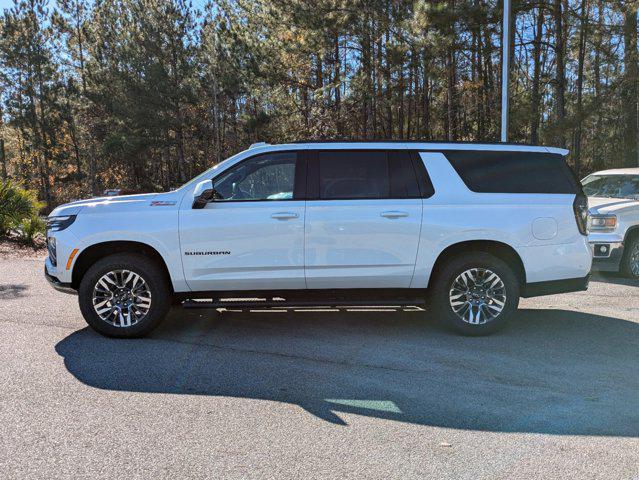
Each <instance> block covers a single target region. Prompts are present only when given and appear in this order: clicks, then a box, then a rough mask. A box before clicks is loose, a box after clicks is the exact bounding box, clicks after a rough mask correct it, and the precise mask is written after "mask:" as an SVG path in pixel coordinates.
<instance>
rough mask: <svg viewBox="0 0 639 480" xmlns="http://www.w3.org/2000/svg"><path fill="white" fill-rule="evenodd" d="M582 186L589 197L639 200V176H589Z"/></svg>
mask: <svg viewBox="0 0 639 480" xmlns="http://www.w3.org/2000/svg"><path fill="white" fill-rule="evenodd" d="M582 184H583V188H584V193H585V194H586V195H588V196H589V197H611V198H632V199H639V175H589V176H588V177H586V178H585V179H584V180H583V182H582Z"/></svg>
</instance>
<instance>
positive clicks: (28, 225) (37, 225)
mask: <svg viewBox="0 0 639 480" xmlns="http://www.w3.org/2000/svg"><path fill="white" fill-rule="evenodd" d="M45 227H46V225H45V222H44V220H42V219H41V218H40V217H38V216H34V217H29V218H25V219H24V220H22V221H20V223H19V224H18V225H17V228H16V230H17V231H18V239H19V240H20V241H21V242H23V243H26V244H27V245H30V246H32V247H36V246H38V245H43V244H44V235H45Z"/></svg>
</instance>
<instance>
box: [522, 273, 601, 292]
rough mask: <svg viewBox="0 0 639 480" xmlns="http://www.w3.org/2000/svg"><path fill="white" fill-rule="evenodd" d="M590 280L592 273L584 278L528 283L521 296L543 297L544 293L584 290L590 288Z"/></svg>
mask: <svg viewBox="0 0 639 480" xmlns="http://www.w3.org/2000/svg"><path fill="white" fill-rule="evenodd" d="M589 282H590V274H588V275H586V276H585V277H583V278H569V279H566V280H552V281H549V282H534V283H527V284H526V286H525V288H524V291H523V293H522V295H521V296H522V297H524V298H530V297H541V296H543V295H555V294H557V293H570V292H583V291H584V290H587V289H588V283H589Z"/></svg>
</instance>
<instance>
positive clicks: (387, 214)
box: [381, 210, 408, 218]
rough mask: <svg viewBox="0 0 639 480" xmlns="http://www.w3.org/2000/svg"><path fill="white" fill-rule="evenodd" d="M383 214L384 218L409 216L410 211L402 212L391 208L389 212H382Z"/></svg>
mask: <svg viewBox="0 0 639 480" xmlns="http://www.w3.org/2000/svg"><path fill="white" fill-rule="evenodd" d="M381 216H382V217H384V218H401V217H408V212H400V211H398V210H391V211H388V212H382V213H381Z"/></svg>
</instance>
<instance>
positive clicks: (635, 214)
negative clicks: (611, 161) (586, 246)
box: [582, 168, 639, 278]
mask: <svg viewBox="0 0 639 480" xmlns="http://www.w3.org/2000/svg"><path fill="white" fill-rule="evenodd" d="M582 184H583V190H584V193H585V194H586V195H587V196H588V204H589V206H590V215H589V217H588V222H589V232H590V236H589V240H590V244H591V245H592V250H593V254H594V262H593V269H596V270H599V271H604V272H621V273H624V274H626V275H627V276H629V277H631V278H639V168H619V169H615V170H604V171H601V172H595V173H593V174H591V175H588V176H587V177H586V178H584V179H583V180H582Z"/></svg>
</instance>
